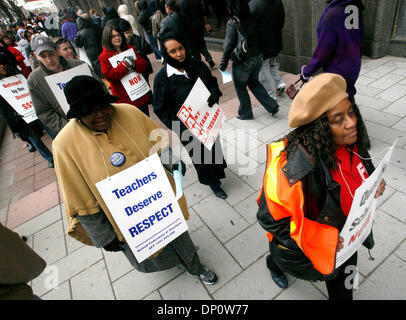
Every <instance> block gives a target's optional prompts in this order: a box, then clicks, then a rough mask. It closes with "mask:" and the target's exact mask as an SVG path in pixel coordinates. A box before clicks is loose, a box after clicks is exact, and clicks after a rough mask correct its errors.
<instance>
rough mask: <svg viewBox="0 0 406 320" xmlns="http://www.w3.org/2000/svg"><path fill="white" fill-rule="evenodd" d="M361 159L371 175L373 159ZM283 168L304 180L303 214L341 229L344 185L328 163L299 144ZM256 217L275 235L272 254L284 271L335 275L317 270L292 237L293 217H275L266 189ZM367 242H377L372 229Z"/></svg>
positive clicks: (314, 277) (305, 275) (295, 178)
mask: <svg viewBox="0 0 406 320" xmlns="http://www.w3.org/2000/svg"><path fill="white" fill-rule="evenodd" d="M360 155H361V157H362V158H369V154H368V153H366V154H363V153H360ZM362 162H363V164H364V166H365V168H366V170H367V171H368V174H369V175H371V174H372V172H373V171H374V170H375V168H374V166H373V164H372V161H371V160H362ZM285 169H286V170H285ZM283 171H284V174H285V176H286V178H287V179H288V181H290V184H291V185H292V184H295V183H296V182H297V181H299V180H300V181H301V182H302V189H303V195H304V205H303V212H304V216H305V217H306V218H308V219H310V220H314V221H317V222H318V223H322V224H327V225H330V226H333V227H335V228H337V229H338V230H339V231H341V229H342V228H343V227H344V224H345V221H346V216H345V215H344V213H343V212H342V209H341V200H340V188H341V187H340V184H339V183H337V182H336V181H334V180H333V178H332V175H331V173H330V171H329V169H328V168H327V166H326V165H325V163H324V162H323V161H320V162H319V163H314V162H313V161H312V160H311V159H310V155H309V154H308V153H307V152H306V151H305V150H304V148H302V147H300V148H298V149H297V150H296V151H295V152H294V153H293V154H291V155H290V156H289V158H288V159H287V164H286V165H285V166H284V169H283ZM257 219H258V222H259V224H260V225H261V226H262V227H263V228H264V229H265V230H266V231H268V232H270V233H271V234H272V235H273V239H272V242H271V244H272V246H273V250H276V253H274V254H272V259H273V260H274V262H275V263H276V264H277V265H278V266H279V267H280V268H281V269H282V270H283V271H285V272H288V273H290V274H292V275H293V276H295V277H297V278H300V279H305V280H312V281H315V280H327V279H328V278H330V277H331V276H332V275H329V276H325V275H322V274H321V273H320V272H318V271H317V270H316V269H315V268H314V267H313V265H312V263H311V261H310V260H309V259H308V258H307V257H306V256H305V254H304V253H303V251H302V250H301V249H300V248H299V246H298V245H297V244H296V242H295V241H294V240H293V239H292V238H291V237H290V217H287V218H284V219H280V220H277V221H276V220H275V219H274V218H273V216H272V215H271V214H270V212H269V209H268V205H267V203H266V199H265V195H264V192H263V191H261V194H260V197H259V208H258V212H257ZM277 245H282V246H284V247H285V248H288V249H290V250H285V249H281V248H279V247H278V246H277ZM364 246H365V247H367V248H368V249H372V247H373V246H374V240H373V235H372V231H371V234H370V235H369V236H368V237H367V239H366V240H365V242H364Z"/></svg>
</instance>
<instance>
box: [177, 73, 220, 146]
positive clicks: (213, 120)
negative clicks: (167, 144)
mask: <svg viewBox="0 0 406 320" xmlns="http://www.w3.org/2000/svg"><path fill="white" fill-rule="evenodd" d="M209 97H210V91H209V90H208V89H207V88H206V86H205V85H204V83H203V81H202V80H201V79H200V78H198V79H197V81H196V83H195V85H194V86H193V88H192V90H191V91H190V93H189V96H188V97H187V99H186V101H185V102H184V103H183V105H182V107H181V108H180V109H179V111H178V114H177V116H178V118H179V119H180V120H181V121H182V122H183V123H184V124H185V126H186V127H188V129H189V130H190V132H192V133H193V135H194V136H195V137H196V138H198V139H199V140H200V142H201V143H202V144H204V146H205V147H206V148H207V149H209V150H211V148H212V147H213V144H214V142H215V141H216V139H217V137H218V135H219V134H220V130H221V128H222V127H223V125H224V122H225V121H226V117H225V116H224V114H223V113H222V112H221V110H220V108H219V106H218V104H217V103H216V104H214V105H213V107H211V108H210V107H209V105H208V103H207V99H208V98H209Z"/></svg>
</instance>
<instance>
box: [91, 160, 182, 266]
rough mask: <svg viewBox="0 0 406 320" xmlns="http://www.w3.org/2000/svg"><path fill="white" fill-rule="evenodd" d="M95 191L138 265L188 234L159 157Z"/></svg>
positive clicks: (100, 183)
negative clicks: (182, 235)
mask: <svg viewBox="0 0 406 320" xmlns="http://www.w3.org/2000/svg"><path fill="white" fill-rule="evenodd" d="M96 187H97V189H98V190H99V192H100V194H101V196H102V197H103V200H104V202H105V203H106V205H107V207H108V209H109V210H110V212H111V214H112V216H113V218H114V220H115V222H116V223H117V225H118V227H119V228H120V230H121V233H122V234H123V236H124V238H125V240H126V242H127V244H128V245H129V247H130V248H131V251H132V252H133V254H134V256H135V257H136V259H137V261H138V262H142V261H144V260H145V259H147V258H148V257H150V256H151V255H152V254H154V253H155V252H157V251H158V250H159V249H161V248H163V247H164V246H166V245H167V244H168V243H170V242H171V241H173V240H174V239H176V238H177V237H178V236H180V235H181V234H182V233H184V232H185V231H187V224H186V221H185V219H184V217H183V214H182V211H181V209H180V207H179V204H178V202H177V200H176V199H175V195H174V193H173V190H172V187H171V185H170V183H169V180H168V177H167V175H166V173H165V170H164V168H163V166H162V164H161V161H160V159H159V156H158V155H157V154H156V153H155V154H153V155H152V156H150V157H148V158H146V159H145V160H143V161H140V162H138V163H137V164H135V165H133V166H131V167H130V168H128V169H125V170H123V171H121V172H119V173H117V174H115V175H113V176H111V177H109V178H107V179H104V180H102V181H100V182H98V183H96Z"/></svg>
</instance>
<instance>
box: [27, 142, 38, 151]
mask: <svg viewBox="0 0 406 320" xmlns="http://www.w3.org/2000/svg"><path fill="white" fill-rule="evenodd" d="M26 146H27V148H28V151H29V152H34V151H35V150H37V149H36V148H35V147H34V146H33V145H32V144H30V143H27V144H26Z"/></svg>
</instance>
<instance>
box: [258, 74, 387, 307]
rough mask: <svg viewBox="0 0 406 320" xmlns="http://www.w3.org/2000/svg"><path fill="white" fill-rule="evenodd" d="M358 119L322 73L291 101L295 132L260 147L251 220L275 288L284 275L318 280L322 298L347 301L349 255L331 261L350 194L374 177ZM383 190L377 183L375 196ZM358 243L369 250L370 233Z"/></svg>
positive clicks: (342, 89)
mask: <svg viewBox="0 0 406 320" xmlns="http://www.w3.org/2000/svg"><path fill="white" fill-rule="evenodd" d="M360 119H361V118H360V113H359V109H358V107H357V106H356V105H355V104H352V103H351V102H350V101H349V100H348V94H347V93H346V82H345V80H344V78H343V77H341V76H340V75H336V74H331V73H324V74H321V75H319V76H317V77H315V78H314V79H313V80H311V81H310V82H308V83H307V84H305V85H304V86H303V87H302V89H301V90H300V92H299V93H298V95H297V96H296V97H295V99H294V100H293V102H292V106H291V108H290V111H289V125H290V127H292V128H295V130H293V131H291V132H290V133H289V134H288V135H287V136H286V137H284V138H283V139H282V140H280V141H278V142H274V143H271V144H269V145H267V148H268V160H267V166H266V171H265V175H264V182H263V187H262V189H261V191H260V194H259V197H258V205H259V209H258V213H257V218H258V221H259V223H260V224H261V226H262V227H263V228H264V229H265V230H266V231H268V239H269V248H270V255H269V256H268V257H267V266H268V268H269V269H270V271H271V276H272V279H273V280H274V281H275V283H276V284H277V285H278V286H279V287H281V288H286V287H287V286H288V282H287V280H286V277H285V275H284V274H283V272H288V273H289V274H291V275H293V276H295V277H297V278H300V279H305V280H310V281H326V285H327V291H328V294H329V299H352V285H348V283H349V282H348V281H346V278H347V277H348V276H349V275H351V274H350V273H349V272H348V269H347V271H346V267H347V266H351V265H352V266H354V268H353V269H352V270H353V273H354V272H355V270H356V269H355V267H356V265H357V253H355V254H354V255H353V256H352V257H350V258H349V259H348V260H347V261H346V262H345V263H344V264H343V265H341V266H340V267H339V268H335V261H336V253H337V252H338V251H339V250H341V249H342V248H343V241H344V239H342V238H341V237H340V236H339V232H340V230H341V229H342V228H343V226H344V224H345V221H346V218H347V215H348V213H349V211H350V208H351V204H352V200H353V195H354V192H355V190H356V189H357V188H358V187H359V186H360V185H361V184H362V182H363V181H364V180H365V179H366V178H367V177H368V176H369V175H370V174H371V173H372V172H373V171H374V166H373V164H372V161H371V160H370V157H369V154H368V152H367V148H366V141H367V139H366V138H367V137H365V136H364V132H365V131H364V130H361V125H362V124H361V121H360ZM384 189H385V181H384V180H382V182H381V184H380V186H379V188H378V191H377V193H376V194H375V197H378V196H380V195H381V194H382V193H383V191H384ZM364 245H365V246H366V247H367V248H368V249H371V248H372V247H373V245H374V241H373V237H372V232H371V234H370V235H369V236H368V238H367V239H366V240H365V242H364ZM352 276H354V274H353V275H352Z"/></svg>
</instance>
